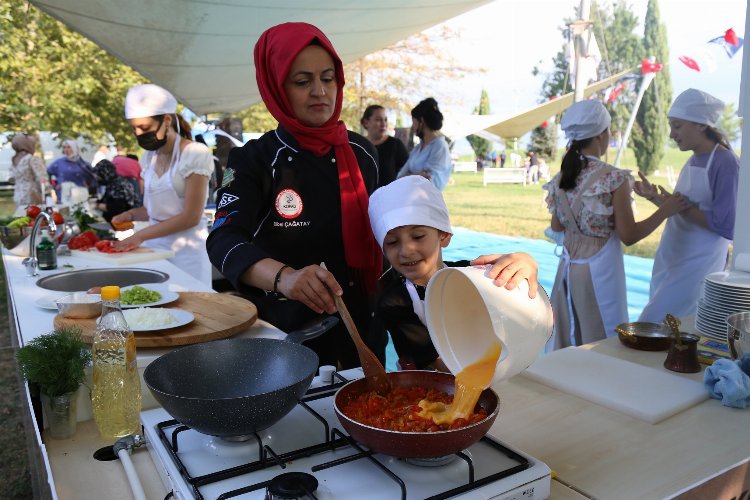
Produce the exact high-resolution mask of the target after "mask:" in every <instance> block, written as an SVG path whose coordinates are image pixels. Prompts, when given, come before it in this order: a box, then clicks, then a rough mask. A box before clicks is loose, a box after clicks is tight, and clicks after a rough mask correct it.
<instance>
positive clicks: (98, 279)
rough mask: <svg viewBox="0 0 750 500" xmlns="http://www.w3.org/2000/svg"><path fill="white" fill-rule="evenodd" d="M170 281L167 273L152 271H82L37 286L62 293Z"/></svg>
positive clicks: (48, 280) (41, 281) (55, 275)
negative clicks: (108, 286)
mask: <svg viewBox="0 0 750 500" xmlns="http://www.w3.org/2000/svg"><path fill="white" fill-rule="evenodd" d="M168 279H169V275H168V274H167V273H163V272H161V271H154V270H152V269H133V268H115V269H112V268H108V269H82V270H80V271H69V272H67V273H60V274H53V275H52V276H45V277H44V278H41V279H39V280H37V282H36V285H37V286H39V287H42V288H46V289H47V290H58V291H60V292H85V291H86V290H88V289H89V288H92V287H95V286H107V285H117V286H130V285H138V284H141V283H163V282H165V281H167V280H168Z"/></svg>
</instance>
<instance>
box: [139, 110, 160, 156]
mask: <svg viewBox="0 0 750 500" xmlns="http://www.w3.org/2000/svg"><path fill="white" fill-rule="evenodd" d="M162 123H164V115H162V116H161V119H160V120H159V126H158V127H157V128H156V130H154V131H152V132H144V133H142V134H141V135H136V136H135V139H136V140H137V141H138V145H139V146H140V147H142V148H143V149H145V150H147V151H156V150H157V149H159V148H160V147H162V146H163V145H165V144H166V143H167V134H166V133H165V134H164V138H163V139H157V138H156V133H157V132H158V131H159V129H160V128H161V125H162Z"/></svg>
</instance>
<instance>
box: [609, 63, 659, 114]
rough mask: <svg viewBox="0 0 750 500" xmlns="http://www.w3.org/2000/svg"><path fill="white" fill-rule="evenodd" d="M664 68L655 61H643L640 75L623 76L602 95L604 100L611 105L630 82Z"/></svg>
mask: <svg viewBox="0 0 750 500" xmlns="http://www.w3.org/2000/svg"><path fill="white" fill-rule="evenodd" d="M663 68H664V65H663V64H662V63H657V62H655V61H652V60H650V59H643V60H642V61H641V74H640V75H638V74H634V73H631V74H628V75H625V76H623V77H622V78H620V79H619V80H618V83H617V85H615V86H614V87H610V88H609V89H608V90H607V92H606V93H605V95H604V100H605V101H606V102H610V103H613V102H615V100H616V99H617V97H618V96H619V95H620V93H622V91H623V90H624V89H625V88H626V87H627V86H628V85H629V84H630V82H631V81H633V80H637V79H639V78H641V76H643V75H646V74H648V73H658V72H659V71H661V70H662V69H663Z"/></svg>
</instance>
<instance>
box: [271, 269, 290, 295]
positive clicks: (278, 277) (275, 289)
mask: <svg viewBox="0 0 750 500" xmlns="http://www.w3.org/2000/svg"><path fill="white" fill-rule="evenodd" d="M287 267H289V266H288V265H286V264H284V265H283V266H281V267H280V268H279V270H278V271H277V272H276V276H275V277H274V278H273V293H279V281H281V273H283V272H284V269H286V268H287Z"/></svg>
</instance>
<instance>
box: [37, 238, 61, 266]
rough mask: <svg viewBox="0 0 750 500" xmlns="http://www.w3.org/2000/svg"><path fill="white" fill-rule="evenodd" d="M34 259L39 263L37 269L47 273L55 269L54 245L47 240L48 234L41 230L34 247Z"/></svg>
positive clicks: (55, 254)
mask: <svg viewBox="0 0 750 500" xmlns="http://www.w3.org/2000/svg"><path fill="white" fill-rule="evenodd" d="M36 258H37V261H38V262H39V269H41V270H43V271H49V270H51V269H57V253H56V251H55V244H54V243H52V240H50V239H49V232H48V231H47V230H46V229H42V236H41V239H40V241H39V243H37V245H36Z"/></svg>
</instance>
